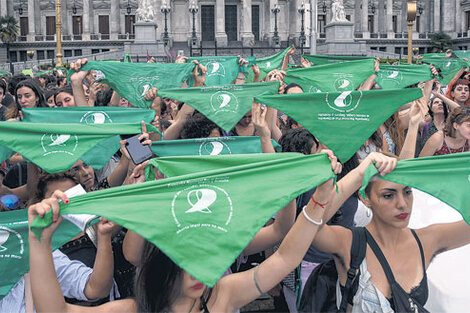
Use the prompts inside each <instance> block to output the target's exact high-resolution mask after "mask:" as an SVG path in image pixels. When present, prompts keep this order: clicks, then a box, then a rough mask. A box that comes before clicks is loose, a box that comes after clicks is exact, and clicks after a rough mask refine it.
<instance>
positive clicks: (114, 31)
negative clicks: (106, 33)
mask: <svg viewBox="0 0 470 313" xmlns="http://www.w3.org/2000/svg"><path fill="white" fill-rule="evenodd" d="M119 2H120V1H112V0H111V14H110V16H109V17H110V19H109V23H110V24H111V25H110V31H111V35H110V39H111V40H117V39H118V34H119V24H120V20H121V10H120V9H119Z"/></svg>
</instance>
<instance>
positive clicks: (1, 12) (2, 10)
mask: <svg viewBox="0 0 470 313" xmlns="http://www.w3.org/2000/svg"><path fill="white" fill-rule="evenodd" d="M7 12H8V10H7V0H1V1H0V16H5V15H8V14H7Z"/></svg>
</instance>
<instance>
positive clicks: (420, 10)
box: [418, 3, 424, 15]
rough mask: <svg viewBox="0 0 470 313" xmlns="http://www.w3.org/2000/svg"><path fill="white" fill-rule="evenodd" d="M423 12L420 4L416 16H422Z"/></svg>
mask: <svg viewBox="0 0 470 313" xmlns="http://www.w3.org/2000/svg"><path fill="white" fill-rule="evenodd" d="M423 12H424V7H423V5H422V4H421V3H420V4H419V5H418V14H419V15H421V14H423Z"/></svg>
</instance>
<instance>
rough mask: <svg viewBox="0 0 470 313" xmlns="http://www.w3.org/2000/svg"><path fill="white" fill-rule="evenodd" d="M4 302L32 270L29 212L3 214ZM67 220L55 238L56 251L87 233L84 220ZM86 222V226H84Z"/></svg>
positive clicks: (0, 282) (0, 290)
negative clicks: (14, 287) (77, 236)
mask: <svg viewBox="0 0 470 313" xmlns="http://www.w3.org/2000/svg"><path fill="white" fill-rule="evenodd" d="M0 217H1V218H0V268H1V269H2V275H0V300H1V299H2V298H3V297H5V296H6V295H7V294H8V293H9V292H10V290H11V288H13V286H15V284H16V283H17V282H18V280H20V278H21V276H23V275H24V274H26V273H27V272H28V271H29V242H28V210H17V211H9V212H2V213H0ZM78 218H79V219H77V218H75V219H74V222H72V221H71V220H68V219H67V218H64V220H63V221H62V223H60V226H59V228H58V229H57V231H56V232H55V233H54V236H53V237H52V248H53V249H54V250H55V249H57V248H59V247H60V246H62V245H63V244H65V243H67V242H68V241H70V240H71V239H72V238H73V237H75V236H76V235H78V234H79V233H80V232H82V231H84V229H85V226H86V223H85V222H84V221H81V220H82V218H80V217H78ZM80 222H82V223H80Z"/></svg>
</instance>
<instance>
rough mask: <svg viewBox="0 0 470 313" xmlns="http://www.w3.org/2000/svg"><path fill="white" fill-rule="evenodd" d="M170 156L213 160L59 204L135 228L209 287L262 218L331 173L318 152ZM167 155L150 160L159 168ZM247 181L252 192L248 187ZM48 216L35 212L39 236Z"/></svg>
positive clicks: (190, 160) (193, 161)
mask: <svg viewBox="0 0 470 313" xmlns="http://www.w3.org/2000/svg"><path fill="white" fill-rule="evenodd" d="M176 159H179V160H182V159H184V161H182V163H183V164H185V166H187V167H192V168H193V170H198V166H199V165H200V164H201V163H213V162H215V164H213V165H212V166H211V167H212V168H214V169H213V170H211V171H207V172H198V173H192V174H188V175H184V176H178V177H171V178H166V179H162V180H157V181H151V182H146V183H143V184H137V185H128V186H122V187H117V188H111V189H107V190H99V191H95V192H90V193H88V194H86V195H81V196H77V197H75V198H73V199H72V200H71V201H70V203H69V204H67V205H66V204H61V213H62V214H69V213H72V212H73V213H88V214H95V213H97V215H100V216H103V217H105V218H107V219H109V220H112V221H114V222H116V223H118V224H119V225H122V226H124V227H126V228H127V229H130V230H132V231H135V232H137V233H138V234H139V235H141V236H143V237H144V238H146V239H148V240H149V241H151V242H153V243H154V244H155V245H156V246H158V248H160V249H161V250H162V251H163V252H164V253H165V254H166V255H167V256H168V257H170V258H171V259H172V260H173V261H174V262H175V263H176V264H178V265H179V266H180V267H181V268H183V269H184V270H185V271H187V272H188V273H189V274H190V275H192V276H193V277H195V278H196V279H197V280H199V281H200V282H202V283H204V284H206V285H208V286H213V285H214V284H215V283H216V282H217V280H218V279H219V278H220V277H221V276H222V275H223V273H224V272H225V271H226V270H227V268H228V267H229V266H230V265H231V264H232V263H233V261H234V260H235V259H236V257H237V256H238V255H239V254H240V253H241V252H242V251H243V249H244V248H245V247H246V246H247V245H248V243H249V242H250V241H251V239H252V238H253V236H254V235H255V234H256V233H257V232H258V230H259V229H260V228H261V227H262V226H263V225H264V224H265V223H266V221H267V220H268V219H269V218H271V217H272V216H273V215H274V214H275V213H276V212H277V211H278V210H280V209H281V208H283V207H284V206H286V205H287V204H288V203H289V202H290V201H291V200H292V199H294V198H295V197H296V196H298V195H299V194H301V193H303V192H305V191H307V190H310V189H311V188H313V187H314V186H316V185H318V184H321V183H322V182H324V181H326V180H328V179H330V178H333V177H334V174H333V173H332V171H331V165H330V161H329V160H328V157H327V156H326V155H325V154H319V155H308V156H305V155H301V154H298V153H278V154H276V153H274V154H271V155H270V154H256V155H255V154H251V155H248V156H246V155H230V156H205V157H176ZM174 160H175V158H159V159H156V161H155V162H156V165H157V166H158V167H161V168H162V169H163V168H165V165H166V164H167V163H172V162H173V161H174ZM265 160H268V161H265ZM154 164H155V163H154ZM164 173H165V172H164ZM253 186H256V187H253ZM247 188H248V189H247ZM250 188H255V189H256V192H247V190H249V189H250ZM260 199H263V201H260ZM136 203H138V204H139V205H137V206H136V205H135V204H136ZM90 204H92V205H90ZM130 207H132V210H129V208H130ZM51 222H52V215H51V214H50V213H49V214H46V216H45V218H44V219H42V220H41V219H39V218H36V220H35V221H34V222H33V225H32V230H33V232H34V233H35V234H36V235H39V234H40V233H41V228H43V227H45V226H47V225H49V224H50V223H51ZM38 238H39V237H38Z"/></svg>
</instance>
